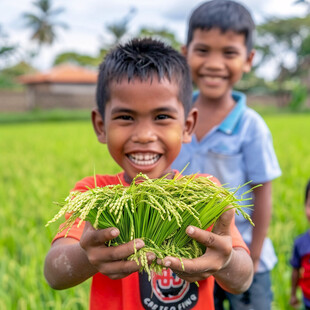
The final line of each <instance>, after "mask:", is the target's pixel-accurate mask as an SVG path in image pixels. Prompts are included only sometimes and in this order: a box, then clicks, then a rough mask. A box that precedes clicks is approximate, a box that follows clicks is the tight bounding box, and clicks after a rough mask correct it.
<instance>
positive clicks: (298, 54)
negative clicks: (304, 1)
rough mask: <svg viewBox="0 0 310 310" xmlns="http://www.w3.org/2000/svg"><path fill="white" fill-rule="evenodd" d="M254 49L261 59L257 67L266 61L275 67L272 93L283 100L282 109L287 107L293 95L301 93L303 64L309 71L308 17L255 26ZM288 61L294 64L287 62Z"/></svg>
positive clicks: (309, 32)
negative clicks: (255, 43)
mask: <svg viewBox="0 0 310 310" xmlns="http://www.w3.org/2000/svg"><path fill="white" fill-rule="evenodd" d="M256 49H257V50H258V52H259V53H260V54H261V55H262V57H261V61H260V63H259V64H258V66H259V65H261V64H263V63H266V62H268V61H271V62H273V63H274V64H277V67H278V72H277V76H276V78H275V81H276V82H277V83H276V84H274V86H275V88H274V90H275V92H276V93H277V94H278V95H280V98H282V99H281V100H282V103H281V105H287V104H288V103H289V101H290V100H291V94H292V92H294V91H296V92H300V89H299V88H300V87H299V86H300V83H302V75H303V74H304V72H305V65H306V64H307V71H308V70H309V51H310V14H308V15H306V16H305V17H292V18H287V19H282V18H271V19H269V20H267V21H266V22H265V23H264V24H261V25H259V26H257V46H256ZM288 58H290V59H291V60H292V59H293V60H294V61H290V62H288V61H287V59H288ZM301 68H303V70H301ZM308 87H309V85H308ZM302 91H304V90H302Z"/></svg>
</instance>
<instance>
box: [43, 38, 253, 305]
mask: <svg viewBox="0 0 310 310" xmlns="http://www.w3.org/2000/svg"><path fill="white" fill-rule="evenodd" d="M191 95H192V85H191V78H190V72H189V69H188V66H187V63H186V59H185V58H184V57H183V56H182V55H181V54H179V53H178V52H176V51H175V50H173V49H172V48H171V47H168V46H166V45H164V44H163V43H161V42H159V41H156V40H151V39H141V40H138V39H134V40H132V41H130V42H129V43H127V44H125V45H119V46H117V47H116V48H115V49H113V50H111V51H110V52H109V53H108V54H107V56H106V57H105V60H104V61H103V63H102V64H101V66H100V72H99V77H98V85H97V106H98V109H95V110H93V111H92V122H93V126H94V129H95V133H96V135H97V137H98V140H99V142H100V143H104V144H107V147H108V149H109V152H110V154H111V156H112V157H113V159H114V160H115V162H116V163H117V164H118V165H119V166H121V167H122V168H123V170H124V171H123V172H121V173H119V174H117V175H96V181H95V180H94V177H86V178H84V179H83V180H81V181H79V182H78V183H77V184H76V186H75V188H74V190H79V191H86V190H89V189H90V188H94V187H95V183H96V184H97V186H100V187H103V186H106V185H114V184H120V183H121V184H123V185H126V186H129V184H130V183H131V181H132V180H133V178H134V177H135V176H136V175H137V174H138V173H140V172H142V173H144V174H146V175H147V176H148V177H149V178H159V177H163V176H165V175H167V174H169V176H170V177H172V176H174V175H175V173H178V172H177V171H175V170H172V169H171V164H172V162H173V161H174V160H175V158H176V156H177V155H178V154H179V151H180V149H181V146H182V143H188V142H190V140H191V134H192V131H193V128H194V126H195V123H196V119H197V110H196V109H195V108H192V100H191ZM102 160H103V161H104V158H103V159H102ZM213 180H214V181H215V182H216V181H217V180H216V179H215V178H214V179H213ZM67 216H70V215H67ZM65 234H66V231H63V232H62V233H60V234H57V235H56V236H55V238H54V240H53V242H52V246H51V249H50V251H49V252H48V254H47V256H46V261H45V277H46V279H47V281H48V283H49V285H50V286H51V287H53V288H55V289H66V288H69V287H73V286H76V285H78V284H79V283H82V282H84V281H85V280H87V279H89V278H91V277H92V287H91V296H90V308H91V309H92V310H94V309H101V310H102V309H105V310H110V309H113V310H121V309H123V310H142V309H158V310H159V309H184V310H187V309H195V310H205V309H209V310H212V309H214V305H213V304H214V302H213V284H214V279H216V281H217V282H218V283H219V284H220V285H221V286H222V287H224V288H225V289H227V290H228V291H230V292H232V293H240V292H243V291H245V290H246V289H247V288H248V287H249V285H250V283H251V281H252V276H253V264H252V261H251V258H250V255H249V252H248V248H247V246H246V245H245V243H244V241H243V240H242V237H241V235H240V233H239V232H238V230H237V228H236V226H235V225H234V212H233V210H230V211H226V212H225V213H224V214H223V215H222V216H221V217H220V218H219V220H218V222H217V223H216V225H215V226H214V228H213V230H212V232H211V231H210V229H209V231H207V230H202V229H199V228H197V227H194V226H189V227H188V228H187V234H189V236H191V237H192V238H193V239H195V240H197V241H198V242H200V243H202V244H203V245H204V246H206V247H207V253H205V254H204V255H202V256H201V257H198V258H196V259H183V260H182V262H183V264H184V269H183V268H182V264H181V262H180V260H179V258H176V257H170V256H169V257H165V258H164V259H162V260H158V261H157V262H158V263H159V264H161V265H162V266H164V267H167V268H168V269H167V272H165V274H163V275H162V276H158V277H159V278H157V280H156V281H151V282H150V281H148V279H147V276H146V277H145V276H144V275H145V274H143V273H138V270H139V268H140V266H138V265H137V263H136V262H135V261H127V260H126V258H127V257H129V256H130V255H131V254H133V253H134V250H135V248H134V241H131V242H128V243H125V244H122V245H119V246H115V247H114V246H113V247H107V246H106V243H107V242H109V240H112V239H113V238H115V237H117V236H118V235H119V234H120V231H119V230H118V229H117V228H115V227H111V228H107V229H99V230H95V229H94V228H93V227H92V226H91V225H90V223H89V222H86V223H85V222H83V225H81V226H78V225H77V223H76V224H75V225H74V226H73V227H72V229H71V230H70V231H69V232H68V236H67V238H64V237H65ZM135 242H136V243H135V244H136V249H140V248H142V247H143V246H144V242H143V240H142V239H136V240H135ZM154 259H156V257H155V255H154V253H149V256H148V261H149V263H151V262H152V261H153V260H154ZM153 279H154V275H153ZM155 279H156V277H155ZM195 281H198V283H199V286H197V285H196V283H194V282H195Z"/></svg>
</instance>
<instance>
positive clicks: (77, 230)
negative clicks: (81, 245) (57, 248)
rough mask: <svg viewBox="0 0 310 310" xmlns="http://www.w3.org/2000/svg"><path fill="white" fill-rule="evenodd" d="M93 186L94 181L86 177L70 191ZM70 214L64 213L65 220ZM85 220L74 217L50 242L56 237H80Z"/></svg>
mask: <svg viewBox="0 0 310 310" xmlns="http://www.w3.org/2000/svg"><path fill="white" fill-rule="evenodd" d="M94 186H95V181H94V179H93V178H91V177H86V178H84V179H82V180H80V181H78V182H77V183H76V184H75V186H74V188H73V189H72V191H79V192H85V191H87V190H88V189H89V188H93V187H94ZM70 216H71V214H69V213H67V214H65V221H66V220H67V219H68V218H69V217H70ZM63 225H64V223H63V224H61V225H60V227H59V229H60V230H61V227H62V226H63ZM84 226H85V222H83V221H82V222H81V221H80V219H78V218H77V219H76V220H75V222H74V223H73V225H72V227H70V228H66V229H64V230H62V231H60V232H59V233H57V234H56V236H55V237H54V239H53V240H52V243H53V242H55V241H56V240H57V239H60V238H74V239H77V240H80V239H81V236H82V233H83V230H84Z"/></svg>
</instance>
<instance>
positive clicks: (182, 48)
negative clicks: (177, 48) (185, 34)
mask: <svg viewBox="0 0 310 310" xmlns="http://www.w3.org/2000/svg"><path fill="white" fill-rule="evenodd" d="M181 54H182V55H183V56H184V57H187V46H186V45H182V46H181Z"/></svg>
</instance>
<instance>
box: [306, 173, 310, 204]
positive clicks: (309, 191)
mask: <svg viewBox="0 0 310 310" xmlns="http://www.w3.org/2000/svg"><path fill="white" fill-rule="evenodd" d="M309 194H310V179H309V181H308V183H307V186H306V196H305V204H306V203H307V200H308V197H309Z"/></svg>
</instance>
